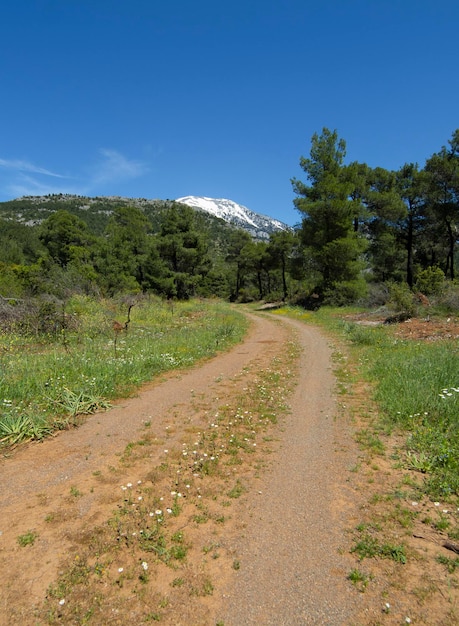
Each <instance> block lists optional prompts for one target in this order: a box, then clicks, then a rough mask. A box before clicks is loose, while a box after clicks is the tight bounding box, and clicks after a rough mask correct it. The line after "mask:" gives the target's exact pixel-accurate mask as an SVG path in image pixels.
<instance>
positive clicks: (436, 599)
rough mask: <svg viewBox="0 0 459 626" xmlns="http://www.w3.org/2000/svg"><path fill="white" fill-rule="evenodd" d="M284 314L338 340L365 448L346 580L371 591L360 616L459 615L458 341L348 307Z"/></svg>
mask: <svg viewBox="0 0 459 626" xmlns="http://www.w3.org/2000/svg"><path fill="white" fill-rule="evenodd" d="M280 313H281V314H282V313H284V314H288V315H293V316H295V317H297V318H299V319H302V320H304V321H305V323H314V324H316V325H320V326H322V328H323V329H324V331H325V332H326V333H328V334H329V335H330V336H331V337H332V341H333V343H334V344H335V346H338V348H336V350H335V374H336V376H337V379H338V387H337V390H338V393H339V397H340V406H341V410H342V411H343V412H345V413H346V414H348V415H350V416H351V417H352V418H353V421H354V424H355V431H356V440H357V443H358V444H359V449H360V453H359V457H358V459H357V462H356V464H355V466H354V467H352V468H351V472H352V474H351V476H352V479H351V480H350V482H351V483H352V484H353V488H354V493H355V497H356V499H357V501H359V502H360V507H359V508H360V510H359V518H358V523H356V524H355V525H354V526H353V527H352V528H349V529H348V530H349V553H350V556H351V557H353V558H354V559H355V563H354V567H352V568H351V569H350V572H349V574H348V580H349V582H350V583H351V584H352V585H353V586H354V588H355V589H356V590H357V591H359V592H362V593H363V592H364V593H365V600H363V601H362V613H361V616H360V617H361V622H360V621H358V623H365V624H368V625H371V626H377V625H378V626H379V625H380V624H383V623H389V622H390V623H391V624H392V623H393V624H401V623H416V624H424V625H430V624H434V623H435V624H453V623H459V578H458V576H457V572H458V570H459V559H458V557H457V554H458V553H459V471H458V470H459V419H458V408H459V404H458V403H459V349H458V346H457V341H456V340H454V339H446V337H445V336H443V337H442V335H441V334H435V341H432V340H425V339H422V336H423V335H422V333H421V334H420V335H419V336H418V335H416V333H413V332H412V331H411V338H406V337H407V334H406V333H403V332H401V331H402V329H401V328H396V327H393V326H383V325H379V326H365V325H362V324H358V323H355V322H353V321H351V320H352V319H353V318H354V317H355V314H356V313H357V311H351V310H342V309H341V310H333V309H321V310H320V311H318V312H317V313H310V312H305V311H299V310H285V311H280ZM444 335H446V336H447V335H448V333H444Z"/></svg>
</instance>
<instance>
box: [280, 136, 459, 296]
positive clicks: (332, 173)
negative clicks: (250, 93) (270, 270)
mask: <svg viewBox="0 0 459 626" xmlns="http://www.w3.org/2000/svg"><path fill="white" fill-rule="evenodd" d="M345 155H346V143H345V141H344V140H343V139H340V138H339V137H338V135H337V133H336V131H334V132H331V131H330V130H329V129H327V128H324V129H323V131H322V133H321V134H320V135H318V134H314V135H313V137H312V144H311V151H310V156H309V158H304V157H302V158H301V160H300V165H301V167H302V169H303V170H304V172H305V173H306V175H307V179H308V180H307V183H303V182H302V181H300V180H296V179H293V181H292V183H293V187H294V191H295V192H296V194H297V198H296V199H295V201H294V202H295V205H296V207H297V208H298V210H299V212H300V213H301V214H302V216H303V218H302V224H301V228H300V230H299V236H300V240H301V250H302V253H303V255H304V263H305V269H304V271H305V273H307V274H308V277H309V281H310V285H311V286H313V289H314V291H315V292H316V293H317V295H318V297H319V298H320V299H322V300H323V301H328V302H332V303H334V304H345V303H348V302H355V301H356V300H359V299H361V298H363V297H365V296H366V294H367V293H368V289H369V287H372V286H375V285H387V284H388V283H389V284H394V283H395V284H399V285H402V286H403V285H405V286H407V287H408V288H409V289H410V290H413V289H418V290H419V291H421V292H426V291H430V292H434V291H435V290H439V289H440V288H441V287H442V286H444V281H445V279H446V280H448V281H449V282H450V283H453V282H454V281H455V278H456V265H457V258H456V257H457V229H458V225H459V129H458V130H456V131H455V132H454V133H453V135H452V138H451V139H450V140H449V141H448V146H444V147H442V148H441V149H440V150H439V151H438V152H437V153H435V154H433V155H432V156H431V157H429V158H428V159H427V160H426V163H425V165H424V167H423V168H420V167H419V165H418V164H414V163H407V164H405V165H403V166H402V167H400V169H399V170H397V171H389V170H386V169H384V168H381V167H376V168H370V167H368V165H366V164H365V163H358V162H353V163H350V164H348V165H345V164H344V158H345Z"/></svg>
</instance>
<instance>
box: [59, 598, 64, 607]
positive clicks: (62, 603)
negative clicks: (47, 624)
mask: <svg viewBox="0 0 459 626" xmlns="http://www.w3.org/2000/svg"><path fill="white" fill-rule="evenodd" d="M59 604H60V605H61V606H64V604H65V598H62V599H61V600H59Z"/></svg>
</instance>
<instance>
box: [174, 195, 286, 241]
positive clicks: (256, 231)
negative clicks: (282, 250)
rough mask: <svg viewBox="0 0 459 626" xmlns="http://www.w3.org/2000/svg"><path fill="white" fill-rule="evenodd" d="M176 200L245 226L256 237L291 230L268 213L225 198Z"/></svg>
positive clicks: (197, 197)
mask: <svg viewBox="0 0 459 626" xmlns="http://www.w3.org/2000/svg"><path fill="white" fill-rule="evenodd" d="M175 202H180V203H181V204H187V205H188V206H190V207H193V208H194V209H198V210H200V211H204V212H206V213H210V214H211V215H214V216H215V217H218V218H220V219H223V220H224V221H225V222H228V223H229V224H232V225H233V226H236V227H237V228H243V229H244V230H246V231H248V232H249V233H250V234H251V235H252V237H254V238H255V239H269V236H270V234H271V233H274V232H278V231H281V230H289V226H287V224H284V223H283V222H280V221H279V220H275V219H273V218H271V217H268V216H266V215H261V214H260V213H255V212H254V211H251V210H250V209H248V208H247V207H245V206H242V204H237V202H233V201H232V200H226V199H225V198H206V197H204V196H184V197H183V198H177V200H175Z"/></svg>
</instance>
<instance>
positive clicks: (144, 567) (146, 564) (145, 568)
mask: <svg viewBox="0 0 459 626" xmlns="http://www.w3.org/2000/svg"><path fill="white" fill-rule="evenodd" d="M142 569H144V570H145V571H147V569H148V563H147V562H146V561H142Z"/></svg>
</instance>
